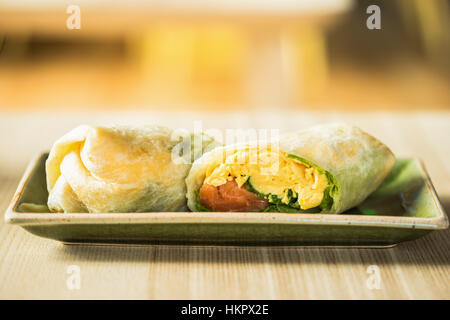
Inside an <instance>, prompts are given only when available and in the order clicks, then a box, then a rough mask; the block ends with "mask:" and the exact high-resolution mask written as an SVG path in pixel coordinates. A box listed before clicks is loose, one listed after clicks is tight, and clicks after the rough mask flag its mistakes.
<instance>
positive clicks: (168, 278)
mask: <svg viewBox="0 0 450 320" xmlns="http://www.w3.org/2000/svg"><path fill="white" fill-rule="evenodd" d="M116 120H119V121H120V122H122V123H123V122H127V123H128V122H129V123H159V124H166V125H170V126H173V127H179V126H183V127H186V128H188V129H189V128H192V126H193V121H194V120H203V127H204V128H212V127H216V128H220V129H225V128H247V127H253V128H279V129H280V131H286V130H290V129H298V128H302V127H305V126H307V125H312V124H315V123H319V122H328V121H335V120H343V121H347V122H350V123H353V124H356V125H359V126H360V127H361V128H363V129H365V130H366V131H368V132H370V133H372V134H374V135H375V136H377V137H378V138H380V139H381V140H382V141H384V142H385V143H386V144H387V145H389V146H390V147H391V149H392V150H393V151H394V153H396V155H397V156H415V157H420V158H421V159H422V160H423V161H424V162H425V165H426V167H427V169H428V171H429V173H430V176H431V179H432V180H433V182H434V184H435V187H436V190H437V192H438V194H439V196H440V199H441V202H442V204H443V206H444V208H446V210H447V212H448V211H449V210H450V161H449V159H450V143H449V142H450V140H449V137H450V113H449V112H432V113H431V112H409V113H406V112H402V113H386V112H383V113H354V112H353V113H337V112H327V113H314V112H300V111H286V113H284V114H281V112H279V111H278V112H276V113H275V112H273V113H269V112H266V111H264V112H260V113H256V112H255V113H226V114H215V113H210V114H194V113H184V114H181V113H172V114H163V113H142V112H141V113H136V112H135V113H133V112H129V113H126V114H122V113H117V112H116V113H106V112H104V113H97V114H92V113H91V114H81V113H73V114H67V113H58V114H55V113H51V114H50V113H45V114H42V113H35V114H33V113H27V114H24V113H22V114H21V113H2V114H0V137H1V138H0V211H4V210H5V209H6V207H7V205H8V204H9V202H10V200H11V197H12V195H13V193H14V191H15V189H16V187H17V184H18V182H19V179H20V176H21V174H22V173H23V170H24V167H25V165H26V163H27V161H28V160H29V159H30V158H31V156H32V154H33V153H34V152H37V151H41V150H44V149H48V148H49V147H50V146H51V143H52V141H53V140H54V139H56V138H57V137H58V136H59V135H61V134H63V133H64V132H66V131H68V130H69V129H71V128H72V127H74V126H75V125H77V124H80V123H86V122H87V123H102V122H108V123H109V122H112V121H116ZM449 264H450V231H448V230H445V231H436V232H432V233H431V234H429V235H428V236H426V237H424V238H422V239H419V240H416V241H413V242H409V243H404V244H400V245H398V246H396V247H394V248H389V249H367V248H366V249H345V248H339V249H338V248H306V247H216V246H207V247H203V246H158V245H155V246H141V247H139V246H134V247H131V246H65V245H62V244H61V243H58V242H56V241H52V240H47V239H43V238H39V237H36V236H33V235H31V234H29V233H27V232H26V231H24V230H23V229H21V228H20V227H16V226H10V225H6V224H5V223H4V222H3V219H2V220H1V221H0V298H2V299H5V298H6V299H10V298H19V299H24V298H25V299H28V298H33V299H47V298H57V299H67V298H69V299H70V298H75V299H84V298H87V299H92V298H104V299H109V298H125V299H127V298H135V299H197V298H198V299H340V298H343V299H422V298H423V299H433V298H443V299H448V298H449V297H450V267H449ZM72 265H76V266H78V267H79V270H80V279H81V283H80V288H79V289H74V290H70V289H69V288H68V286H67V284H66V281H67V279H68V277H69V276H70V275H69V274H68V273H67V271H68V267H69V266H72ZM370 266H376V267H370ZM369 267H370V268H369ZM374 269H375V270H378V271H379V279H380V287H379V289H376V288H373V287H370V286H368V285H367V282H368V279H369V278H370V277H373V276H374V274H373V273H372V274H371V273H368V271H370V270H374ZM370 279H372V278H370ZM369 282H370V280H369Z"/></svg>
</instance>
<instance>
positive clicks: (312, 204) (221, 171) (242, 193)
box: [196, 147, 337, 212]
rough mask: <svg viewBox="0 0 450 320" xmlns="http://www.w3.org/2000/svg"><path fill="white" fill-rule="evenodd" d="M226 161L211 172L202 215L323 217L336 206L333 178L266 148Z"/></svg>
mask: <svg viewBox="0 0 450 320" xmlns="http://www.w3.org/2000/svg"><path fill="white" fill-rule="evenodd" d="M224 160H225V161H224V162H223V163H221V164H219V165H216V164H214V165H211V166H209V167H208V168H207V169H206V174H205V179H204V182H203V185H202V186H201V188H200V189H199V190H198V191H197V207H196V209H197V210H198V211H231V212H233V211H242V212H248V211H264V212H271V211H276V212H280V211H281V212H320V211H322V210H323V209H330V208H331V206H332V204H333V194H334V190H336V188H337V186H336V184H335V181H334V179H333V177H332V175H331V174H330V173H328V172H326V171H325V170H324V169H322V168H320V167H318V166H316V165H314V164H312V163H311V162H309V161H307V160H305V159H302V158H300V157H298V156H295V155H292V154H287V153H285V152H282V151H278V150H274V149H272V148H271V147H264V148H261V149H258V148H246V149H243V150H236V151H235V152H232V153H228V154H227V155H226V156H225V159H224ZM252 160H253V161H252Z"/></svg>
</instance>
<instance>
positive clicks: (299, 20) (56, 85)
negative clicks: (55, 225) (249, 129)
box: [0, 0, 450, 116]
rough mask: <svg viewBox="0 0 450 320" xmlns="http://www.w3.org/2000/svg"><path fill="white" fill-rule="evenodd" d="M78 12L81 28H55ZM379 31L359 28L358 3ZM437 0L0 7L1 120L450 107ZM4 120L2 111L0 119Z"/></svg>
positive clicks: (445, 10) (445, 22) (448, 48)
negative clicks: (46, 114) (83, 114)
mask: <svg viewBox="0 0 450 320" xmlns="http://www.w3.org/2000/svg"><path fill="white" fill-rule="evenodd" d="M71 4H75V5H78V6H79V7H80V14H81V15H80V17H81V24H80V29H74V30H70V29H68V28H67V26H66V22H67V19H68V18H69V17H70V16H71V14H70V13H67V12H66V9H67V7H68V6H69V5H71ZM373 4H376V5H378V6H379V7H380V9H381V27H382V28H381V30H369V29H368V28H367V27H366V20H367V18H368V17H369V15H370V14H367V13H366V8H367V7H368V6H369V5H373ZM449 9H450V1H448V0H395V1H394V0H393V1H376V0H367V1H366V0H355V1H351V0H334V1H331V0H320V1H299V0H297V1H293V0H283V1H268V0H259V1H252V0H241V1H236V0H227V1H217V0H209V1H206V0H204V1H202V0H185V1H180V0H166V1H163V0H160V1H157V0H152V1H146V2H144V1H137V0H133V1H85V0H84V1H76V0H73V1H56V0H37V1H24V0H17V1H12V0H1V1H0V112H2V111H22V110H23V111H43V110H50V111H52V110H58V111H70V110H87V111H91V110H99V111H102V110H130V109H133V110H135V109H138V110H149V111H152V110H163V111H167V110H175V111H179V110H189V111H191V110H199V111H202V112H203V111H206V110H208V111H214V110H222V111H223V110H240V111H242V110H247V109H249V110H252V109H253V110H254V109H274V110H279V109H281V108H283V109H293V110H295V109H302V110H305V109H306V110H328V109H331V110H359V111H361V110H396V109H400V110H410V109H411V110H413V109H415V110H429V109H446V110H448V109H449V107H450V93H449V92H450V90H449V81H450V73H449V64H450V59H449V56H450V55H449V54H450V37H449V32H448V30H450V28H449V23H450V20H449V14H450V10H449ZM0 116H1V114H0Z"/></svg>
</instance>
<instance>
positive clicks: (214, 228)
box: [5, 153, 448, 247]
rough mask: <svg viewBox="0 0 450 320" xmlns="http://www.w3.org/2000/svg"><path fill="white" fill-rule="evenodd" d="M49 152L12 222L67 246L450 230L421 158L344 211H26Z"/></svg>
mask: <svg viewBox="0 0 450 320" xmlns="http://www.w3.org/2000/svg"><path fill="white" fill-rule="evenodd" d="M47 156H48V153H42V154H38V155H36V156H35V157H34V158H33V160H32V161H31V162H30V164H29V166H28V168H27V170H26V172H25V174H24V176H23V178H22V180H21V182H20V184H19V186H18V188H17V191H16V193H15V195H14V197H13V199H12V202H11V204H10V206H9V208H8V209H7V211H6V214H5V219H6V221H7V222H8V223H11V224H15V225H19V226H21V227H23V228H24V229H25V230H27V231H29V232H31V233H32V234H35V235H37V236H41V237H45V238H50V239H54V240H58V241H62V242H64V243H74V244H75V243H77V244H79V243H85V244H216V245H217V244H221V245H302V246H362V247H367V246H376V247H383V246H393V245H395V244H397V243H400V242H403V241H408V240H414V239H417V238H420V237H422V236H424V235H426V234H428V233H429V232H431V231H433V230H439V229H446V228H448V218H447V215H446V213H445V212H444V210H443V209H442V206H441V204H440V203H439V200H438V197H437V195H436V192H435V190H434V188H433V186H432V184H431V181H430V178H429V176H428V174H427V172H426V171H425V169H424V166H423V164H422V163H421V162H420V161H419V160H417V159H414V158H405V159H398V160H397V162H396V165H395V167H394V169H393V170H392V172H391V174H390V175H389V176H388V177H387V178H386V179H385V181H384V182H383V184H382V185H381V186H380V187H379V188H378V189H377V190H376V191H375V192H374V193H373V194H372V195H371V196H370V197H369V198H368V199H366V201H364V202H363V203H362V204H361V205H359V206H358V207H356V208H353V209H350V210H349V211H347V212H345V213H342V214H298V213H296V214H292V213H257V212H256V213H255V212H253V213H244V212H243V213H227V212H147V213H97V214H93V213H70V214H61V213H45V212H44V213H34V212H27V207H28V208H29V207H30V206H27V203H33V204H38V205H39V204H41V205H46V202H47V197H48V193H47V188H46V182H45V181H46V179H45V160H46V159H47Z"/></svg>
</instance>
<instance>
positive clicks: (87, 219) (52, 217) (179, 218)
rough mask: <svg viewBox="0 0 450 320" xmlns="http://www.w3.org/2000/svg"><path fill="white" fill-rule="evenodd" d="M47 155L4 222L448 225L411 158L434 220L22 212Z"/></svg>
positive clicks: (420, 163)
mask: <svg viewBox="0 0 450 320" xmlns="http://www.w3.org/2000/svg"><path fill="white" fill-rule="evenodd" d="M47 153H48V152H38V153H36V154H35V155H34V156H33V157H32V159H31V160H30V162H29V164H28V166H27V168H26V170H25V172H24V174H23V176H22V178H21V180H20V182H19V185H18V187H17V189H16V191H15V193H14V196H13V198H12V200H11V203H10V205H9V206H8V208H7V209H6V212H5V221H6V222H7V223H9V224H13V225H19V226H45V225H60V224H65V225H67V224H69V225H80V224H88V225H89V224H155V223H162V224H164V223H166V224H167V223H169V224H172V223H177V224H190V223H205V224H275V225H280V224H290V225H329V226H362V227H391V228H407V229H422V230H443V229H447V228H448V226H449V221H448V216H447V214H446V212H445V210H444V209H443V207H442V205H441V203H440V201H439V198H438V196H437V193H436V190H435V188H434V186H433V184H432V182H431V179H430V176H429V174H428V172H427V170H426V169H425V165H424V163H423V161H422V160H420V159H418V158H417V157H411V158H410V159H413V160H414V161H416V162H417V164H418V166H419V169H420V170H421V171H422V174H423V177H424V180H425V183H426V186H427V188H428V190H429V192H430V194H431V196H432V199H433V202H434V205H435V206H436V208H437V210H438V213H439V214H438V216H436V217H433V218H417V217H404V216H402V217H398V216H370V215H346V214H317V213H315V214H304V213H302V214H301V215H297V214H292V213H259V212H233V213H229V212H142V213H136V212H134V213H65V214H61V213H23V212H17V211H15V210H14V208H15V207H16V206H17V204H18V202H19V199H20V197H21V195H22V193H23V190H24V188H25V186H26V184H27V183H28V181H29V179H30V178H31V174H32V173H33V171H34V169H35V167H36V166H37V165H38V164H39V160H40V159H41V158H42V157H43V156H44V155H45V154H47Z"/></svg>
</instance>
